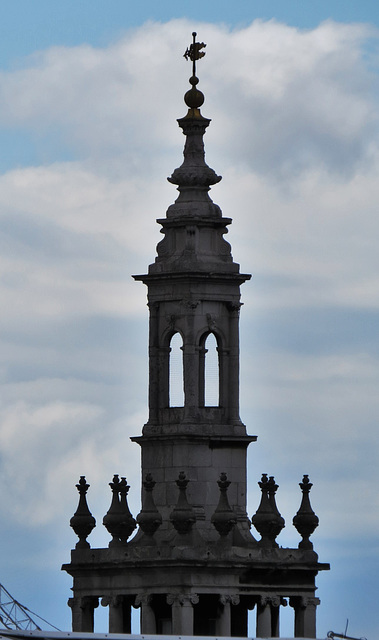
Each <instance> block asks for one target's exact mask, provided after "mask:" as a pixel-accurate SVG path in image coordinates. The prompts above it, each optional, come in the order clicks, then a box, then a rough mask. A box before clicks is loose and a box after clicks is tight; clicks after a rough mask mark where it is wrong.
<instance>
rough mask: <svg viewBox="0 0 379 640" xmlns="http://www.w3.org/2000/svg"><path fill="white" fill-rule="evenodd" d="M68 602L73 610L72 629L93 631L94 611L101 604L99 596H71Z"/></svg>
mask: <svg viewBox="0 0 379 640" xmlns="http://www.w3.org/2000/svg"><path fill="white" fill-rule="evenodd" d="M67 604H68V606H69V607H70V608H71V611H72V630H73V631H79V632H82V631H84V632H89V633H93V630H94V611H95V609H96V607H98V606H99V598H96V597H95V596H81V597H80V596H79V597H76V598H69V600H68V603H67Z"/></svg>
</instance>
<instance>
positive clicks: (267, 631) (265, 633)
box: [257, 596, 271, 638]
mask: <svg viewBox="0 0 379 640" xmlns="http://www.w3.org/2000/svg"><path fill="white" fill-rule="evenodd" d="M270 637H271V602H270V598H269V597H267V596H261V597H260V599H259V600H258V604H257V638H270Z"/></svg>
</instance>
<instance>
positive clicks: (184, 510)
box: [170, 471, 196, 534]
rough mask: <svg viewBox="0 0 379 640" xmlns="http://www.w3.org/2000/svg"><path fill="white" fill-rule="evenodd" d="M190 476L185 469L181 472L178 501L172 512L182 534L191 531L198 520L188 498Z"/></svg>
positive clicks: (178, 482)
mask: <svg viewBox="0 0 379 640" xmlns="http://www.w3.org/2000/svg"><path fill="white" fill-rule="evenodd" d="M188 482H189V480H188V478H186V474H185V473H184V471H181V472H180V473H179V477H178V479H177V480H176V484H177V486H178V487H179V497H178V502H177V504H176V506H175V507H174V509H173V510H172V512H171V514H170V520H171V522H172V524H173V525H174V527H175V529H176V531H177V532H178V533H181V534H186V533H190V532H191V530H192V527H193V524H194V522H195V521H196V516H195V512H194V510H193V508H192V506H191V505H190V504H189V503H188V500H187V485H188Z"/></svg>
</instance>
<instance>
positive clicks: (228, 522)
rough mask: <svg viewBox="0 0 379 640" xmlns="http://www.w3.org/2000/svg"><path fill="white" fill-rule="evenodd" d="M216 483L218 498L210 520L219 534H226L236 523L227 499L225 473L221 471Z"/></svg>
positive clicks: (227, 482)
mask: <svg viewBox="0 0 379 640" xmlns="http://www.w3.org/2000/svg"><path fill="white" fill-rule="evenodd" d="M217 484H218V486H219V488H220V499H219V502H218V505H217V507H216V510H215V512H214V514H213V515H212V518H211V522H212V524H213V526H214V527H215V528H216V529H217V531H218V533H219V534H220V536H227V535H228V533H230V531H231V530H232V529H233V527H234V526H235V524H236V523H237V518H236V516H235V513H234V511H233V509H232V508H231V506H230V504H229V501H228V496H227V491H228V487H229V485H230V481H229V480H228V478H227V475H226V473H221V475H220V480H218V481H217Z"/></svg>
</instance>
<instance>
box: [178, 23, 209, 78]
mask: <svg viewBox="0 0 379 640" xmlns="http://www.w3.org/2000/svg"><path fill="white" fill-rule="evenodd" d="M196 36H197V33H196V31H193V32H192V38H193V42H192V44H191V45H190V46H189V47H187V49H186V52H185V54H184V56H183V57H184V58H185V59H186V60H188V58H189V59H190V60H192V75H193V76H196V60H200V58H204V56H205V51H201V49H204V47H206V46H207V45H206V44H205V43H204V42H196Z"/></svg>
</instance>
